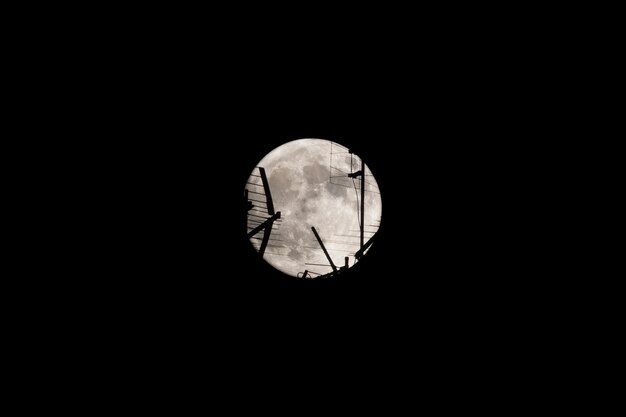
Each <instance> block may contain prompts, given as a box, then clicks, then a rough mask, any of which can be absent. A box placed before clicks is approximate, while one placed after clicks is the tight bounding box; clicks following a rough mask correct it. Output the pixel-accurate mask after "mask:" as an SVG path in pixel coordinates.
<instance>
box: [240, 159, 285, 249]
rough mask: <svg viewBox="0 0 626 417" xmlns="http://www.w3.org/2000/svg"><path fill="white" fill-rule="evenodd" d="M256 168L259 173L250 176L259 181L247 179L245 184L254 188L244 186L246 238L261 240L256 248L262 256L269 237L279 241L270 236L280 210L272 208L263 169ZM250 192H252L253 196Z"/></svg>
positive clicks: (278, 218)
mask: <svg viewBox="0 0 626 417" xmlns="http://www.w3.org/2000/svg"><path fill="white" fill-rule="evenodd" d="M257 168H258V170H259V174H258V175H256V174H254V173H253V174H251V177H253V178H254V179H256V178H259V179H260V180H261V183H260V184H259V183H258V182H251V181H248V182H247V184H248V185H252V186H255V188H250V189H248V187H247V186H246V189H245V191H244V195H245V198H246V200H248V229H250V230H249V231H248V238H249V239H260V240H261V245H260V246H259V248H258V250H259V254H261V257H263V255H264V253H265V248H267V245H268V243H269V241H270V239H272V240H274V241H280V239H275V238H270V235H271V233H272V230H273V226H274V223H277V222H279V221H280V211H275V210H274V202H273V200H272V193H271V191H270V185H269V182H268V181H267V175H266V174H265V169H264V168H263V167H257ZM250 194H254V198H253V196H251V195H250ZM255 203H257V204H255ZM274 230H275V229H274ZM260 232H263V237H262V238H257V237H256V235H257V234H258V233H260Z"/></svg>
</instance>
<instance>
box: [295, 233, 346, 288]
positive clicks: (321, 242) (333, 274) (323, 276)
mask: <svg viewBox="0 0 626 417" xmlns="http://www.w3.org/2000/svg"><path fill="white" fill-rule="evenodd" d="M311 230H312V231H313V234H314V235H315V239H317V242H318V243H319V245H320V248H321V249H322V251H323V252H324V255H326V259H327V260H328V264H316V263H305V265H317V266H330V267H331V268H332V272H330V273H328V274H324V275H321V274H317V273H316V274H317V275H318V276H317V277H316V278H328V277H331V276H335V275H337V274H339V273H340V272H342V271H344V270H346V269H348V257H347V256H346V257H345V264H344V266H342V267H339V268H337V266H336V265H335V263H334V262H333V259H332V258H331V257H330V254H329V253H328V251H327V250H326V246H325V245H324V242H323V241H322V238H321V237H320V235H319V234H318V233H317V230H315V227H311ZM311 272H312V271H309V270H306V269H305V270H304V272H303V273H302V276H301V278H307V275H308V276H311V275H310V274H311Z"/></svg>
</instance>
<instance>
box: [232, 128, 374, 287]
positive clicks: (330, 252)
mask: <svg viewBox="0 0 626 417" xmlns="http://www.w3.org/2000/svg"><path fill="white" fill-rule="evenodd" d="M244 197H245V199H246V201H247V204H248V216H247V223H248V224H247V227H248V233H247V237H248V239H249V240H250V242H251V244H252V246H253V247H254V248H255V249H256V250H257V251H258V252H259V254H260V255H261V257H262V258H263V259H264V260H265V261H266V262H268V263H269V264H270V265H272V266H273V267H274V268H276V269H278V270H279V271H281V272H283V273H285V274H288V275H291V276H293V277H297V278H305V279H310V278H329V277H333V276H337V275H341V274H342V273H344V272H345V271H346V270H347V269H348V268H350V267H351V266H353V265H354V264H355V263H357V262H359V261H360V260H361V259H362V257H363V256H364V255H365V254H366V253H367V251H368V250H369V249H370V248H371V246H372V244H373V242H374V240H375V238H376V236H377V232H378V228H379V226H380V220H381V214H382V201H381V195H380V189H379V188H378V183H377V182H376V179H375V178H374V176H373V174H372V172H371V171H370V169H369V168H368V166H367V165H366V164H365V162H364V161H363V160H362V159H361V158H359V157H358V156H357V155H356V154H354V153H353V152H352V151H351V150H349V149H347V148H345V147H344V146H341V145H339V144H337V143H336V142H331V141H328V140H324V139H298V140H294V141H291V142H288V143H285V144H283V145H281V146H279V147H278V148H276V149H274V150H273V151H271V152H270V153H269V154H267V155H266V156H265V157H264V158H263V159H262V160H261V161H260V162H259V163H258V164H257V166H256V167H255V168H254V169H253V170H252V173H251V174H250V177H249V178H248V181H247V182H246V186H245V190H244Z"/></svg>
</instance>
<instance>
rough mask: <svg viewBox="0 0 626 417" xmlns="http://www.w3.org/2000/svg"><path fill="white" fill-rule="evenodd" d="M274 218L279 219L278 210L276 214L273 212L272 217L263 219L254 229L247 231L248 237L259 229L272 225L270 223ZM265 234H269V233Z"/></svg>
mask: <svg viewBox="0 0 626 417" xmlns="http://www.w3.org/2000/svg"><path fill="white" fill-rule="evenodd" d="M276 219H280V211H279V212H277V213H276V214H274V215H273V216H272V217H270V218H269V219H267V220H265V221H264V222H263V223H261V224H260V225H258V226H257V227H255V228H254V229H252V230H251V231H250V232H248V237H249V238H250V237H252V236H254V235H256V234H257V233H259V232H260V231H261V230H263V229H265V228H266V227H267V226H269V227H270V229H271V227H272V223H273V222H274V220H276ZM266 234H267V235H268V236H269V233H267V231H266Z"/></svg>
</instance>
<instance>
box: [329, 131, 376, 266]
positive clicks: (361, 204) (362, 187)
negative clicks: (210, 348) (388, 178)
mask: <svg viewBox="0 0 626 417" xmlns="http://www.w3.org/2000/svg"><path fill="white" fill-rule="evenodd" d="M334 148H337V149H339V150H338V151H334ZM338 154H348V155H350V168H349V172H346V169H345V168H344V167H341V168H344V169H341V168H339V167H337V166H334V165H333V164H334V163H336V160H335V161H334V160H333V156H334V155H338ZM354 157H355V155H354V154H353V153H352V151H351V150H350V149H347V148H345V147H343V146H341V145H338V144H336V143H334V142H331V144H330V170H329V171H330V174H329V177H330V178H329V181H330V183H331V184H334V185H339V186H343V187H348V188H354V190H355V193H357V192H358V191H357V185H356V183H355V180H358V181H359V183H360V184H359V187H358V188H359V191H360V194H361V197H360V199H359V197H358V194H357V204H358V208H357V210H358V213H357V214H358V217H359V249H358V250H357V251H356V252H355V254H354V258H355V259H356V260H357V261H358V260H360V259H361V257H362V256H363V254H364V253H365V251H366V250H367V249H368V248H369V247H370V246H371V245H372V243H373V241H374V239H375V237H376V232H371V231H367V230H365V227H366V225H365V193H366V192H374V193H377V194H380V190H378V186H377V185H376V184H374V183H371V182H368V181H367V180H366V176H367V175H368V174H367V173H366V170H365V163H364V162H363V158H359V157H357V158H358V159H360V162H361V164H360V165H361V169H359V170H358V171H355V170H354V168H355V165H357V164H358V162H357V161H355V160H354V159H355V158H354ZM343 161H344V163H345V162H347V160H346V155H344V156H343ZM357 166H358V165H357ZM333 179H335V182H333ZM337 179H349V180H352V187H350V185H347V184H345V183H341V182H336V181H337ZM367 185H369V186H370V187H367ZM368 226H374V225H368ZM374 227H376V228H377V230H378V226H377V225H376V226H374ZM377 230H376V231H377ZM366 233H368V234H371V236H369V237H368V240H367V242H366V241H365V234H366Z"/></svg>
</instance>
